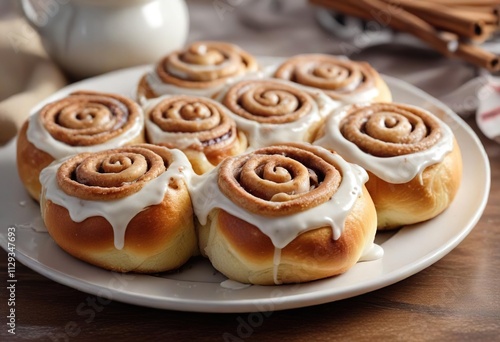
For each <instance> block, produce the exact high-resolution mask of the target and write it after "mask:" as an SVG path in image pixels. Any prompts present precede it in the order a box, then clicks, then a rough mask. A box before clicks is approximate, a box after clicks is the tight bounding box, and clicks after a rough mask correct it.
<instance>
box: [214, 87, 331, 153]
mask: <svg viewBox="0 0 500 342" xmlns="http://www.w3.org/2000/svg"><path fill="white" fill-rule="evenodd" d="M247 79H252V78H247ZM247 79H245V80H247ZM271 81H272V82H278V83H283V84H285V85H287V86H289V87H294V88H297V89H300V90H302V91H304V92H306V93H307V94H308V95H309V96H311V97H312V99H313V100H314V101H313V103H312V105H313V108H312V109H311V113H308V114H306V115H304V116H303V117H301V118H300V119H298V120H297V121H293V122H289V123H283V124H269V123H260V122H257V121H253V120H249V119H246V118H244V117H241V116H239V115H237V114H235V113H233V112H231V110H229V109H227V112H228V114H229V115H230V116H231V117H232V118H233V119H234V121H235V122H236V126H238V128H239V129H241V130H242V131H244V132H245V133H246V134H248V137H249V139H248V140H249V145H250V146H249V147H250V148H251V149H256V148H260V147H265V146H269V145H272V144H277V143H280V142H283V141H287V142H304V141H305V138H306V136H307V134H308V133H309V132H308V131H309V129H310V128H311V126H312V125H313V124H314V123H317V122H319V121H321V120H323V119H324V118H325V117H327V116H328V115H329V114H330V113H332V112H333V111H334V110H335V109H337V108H338V107H339V106H340V103H338V102H336V101H333V100H332V99H331V98H330V97H328V96H327V95H326V94H325V93H323V92H322V91H321V90H319V89H315V88H311V87H304V86H301V85H298V84H296V83H293V82H289V81H285V80H280V79H271ZM228 89H229V87H226V88H225V91H224V92H222V93H221V94H220V95H219V96H217V100H219V101H222V99H223V98H224V96H225V93H226V92H227V90H228Z"/></svg>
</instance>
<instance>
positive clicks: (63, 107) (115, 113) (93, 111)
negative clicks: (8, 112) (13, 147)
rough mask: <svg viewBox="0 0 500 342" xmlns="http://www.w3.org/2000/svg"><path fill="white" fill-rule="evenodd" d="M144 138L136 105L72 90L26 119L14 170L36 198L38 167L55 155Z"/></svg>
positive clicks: (37, 191)
mask: <svg viewBox="0 0 500 342" xmlns="http://www.w3.org/2000/svg"><path fill="white" fill-rule="evenodd" d="M143 142H144V120H143V113H142V109H141V108H140V106H139V105H138V104H137V103H135V102H134V101H132V100H130V99H128V98H126V97H124V96H120V95H117V94H107V93H98V92H91V91H77V92H74V93H71V94H70V95H68V96H67V97H64V98H62V99H60V100H57V101H54V102H52V103H49V104H47V105H45V106H44V107H43V108H42V109H41V110H39V111H38V112H36V113H35V114H33V115H32V116H31V117H30V118H29V119H28V120H27V121H26V122H25V124H24V125H23V127H22V129H21V130H20V132H19V136H18V139H17V169H18V172H19V176H20V178H21V181H22V182H23V184H24V185H25V187H26V188H27V190H28V192H29V193H30V195H31V196H32V197H33V198H35V199H36V200H38V199H39V196H40V182H39V179H38V177H39V175H40V171H41V170H42V169H43V168H44V167H46V166H47V165H49V164H50V163H51V162H52V161H54V160H55V159H59V158H63V157H67V156H70V155H73V154H76V153H80V152H85V151H100V150H104V149H109V148H113V147H118V146H123V145H126V144H134V143H143Z"/></svg>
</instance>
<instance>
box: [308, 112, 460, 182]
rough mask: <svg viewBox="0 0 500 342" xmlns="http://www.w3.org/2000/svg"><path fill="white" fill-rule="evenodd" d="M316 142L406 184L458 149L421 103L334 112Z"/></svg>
mask: <svg viewBox="0 0 500 342" xmlns="http://www.w3.org/2000/svg"><path fill="white" fill-rule="evenodd" d="M356 116H357V117H356ZM351 117H352V118H351ZM350 118H351V119H350ZM350 124H353V125H352V127H349V128H347V126H348V125H350ZM346 135H347V137H346ZM349 138H350V139H351V140H353V141H354V142H353V141H351V140H349ZM314 144H315V145H319V146H323V147H326V148H329V149H333V150H335V151H336V152H338V153H339V154H340V155H343V156H346V157H347V158H348V159H349V161H351V162H353V163H356V164H358V165H360V166H362V167H363V168H365V169H366V170H368V171H370V172H373V173H374V174H375V175H376V176H377V177H379V178H380V179H383V180H384V181H386V182H389V183H393V184H402V183H406V182H409V181H410V180H412V179H413V178H415V177H417V176H419V177H421V175H422V172H423V171H424V170H425V168H426V167H428V166H430V165H433V164H436V163H439V162H441V161H442V160H443V159H444V157H445V156H446V155H447V154H448V153H449V152H451V151H452V149H453V132H452V131H451V129H450V128H449V127H448V126H447V125H446V124H445V123H443V122H442V121H441V120H439V119H438V118H437V117H436V116H434V115H432V114H431V113H430V112H428V111H426V110H424V109H421V108H418V107H415V106H410V105H403V104H396V103H374V104H359V105H349V106H346V107H342V108H340V109H339V110H338V111H336V112H335V113H333V114H332V115H331V116H330V117H329V118H328V119H327V120H326V121H325V125H324V135H323V136H322V137H320V138H319V139H318V140H316V141H315V142H314ZM360 146H362V147H360ZM369 149H378V152H375V151H373V152H371V153H370V151H369Z"/></svg>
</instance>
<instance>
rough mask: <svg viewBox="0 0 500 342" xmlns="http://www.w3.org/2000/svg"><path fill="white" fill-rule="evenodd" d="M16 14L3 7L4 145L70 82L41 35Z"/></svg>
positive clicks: (0, 120) (0, 96)
mask: <svg viewBox="0 0 500 342" xmlns="http://www.w3.org/2000/svg"><path fill="white" fill-rule="evenodd" d="M2 1H3V0H2ZM1 6H5V5H4V4H2V5H1ZM7 13H8V14H7ZM14 13H15V11H14V9H13V8H8V9H7V8H0V145H3V144H5V143H6V142H8V141H9V140H10V139H11V138H13V137H14V136H15V135H16V134H17V131H18V130H19V128H20V127H21V125H22V124H23V122H24V121H25V120H26V118H27V117H28V115H29V113H30V110H31V108H32V107H33V106H34V105H36V104H37V103H38V102H40V101H41V100H43V99H44V98H46V97H47V96H49V95H50V94H52V93H53V92H55V91H56V90H58V89H59V88H61V87H63V86H64V85H65V84H66V80H65V78H64V75H63V74H62V72H61V71H60V70H59V69H58V67H57V66H56V65H55V64H54V63H53V62H52V61H51V60H50V59H49V58H48V57H47V55H46V54H45V52H44V50H43V48H42V46H41V44H40V39H39V37H38V35H37V34H36V33H35V31H34V30H33V29H32V28H31V27H30V26H29V25H28V24H27V23H26V22H25V21H24V20H23V19H22V18H21V17H19V16H17V15H15V14H14ZM6 16H8V17H6Z"/></svg>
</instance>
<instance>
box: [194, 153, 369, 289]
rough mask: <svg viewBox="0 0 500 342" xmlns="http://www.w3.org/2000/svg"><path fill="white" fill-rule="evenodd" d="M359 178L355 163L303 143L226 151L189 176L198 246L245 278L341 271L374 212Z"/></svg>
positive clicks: (276, 280)
mask: <svg viewBox="0 0 500 342" xmlns="http://www.w3.org/2000/svg"><path fill="white" fill-rule="evenodd" d="M365 181H366V173H365V172H364V170H363V169H361V168H360V167H358V166H356V165H352V164H349V163H347V162H345V161H344V160H343V159H342V158H341V157H340V156H338V155H336V154H332V153H330V152H328V151H327V150H325V149H323V148H320V147H314V146H311V145H309V144H284V145H275V146H270V147H265V148H261V149H258V150H255V151H254V152H252V153H249V154H246V155H241V156H237V157H231V158H228V159H226V160H224V161H223V162H222V163H221V164H220V165H219V167H218V168H216V169H215V170H213V171H211V172H209V173H208V174H206V175H204V176H203V177H202V178H200V179H198V180H197V181H196V182H195V183H194V184H193V193H194V199H193V205H194V209H195V213H196V215H197V217H198V219H199V221H200V223H201V228H200V238H199V239H200V250H201V251H202V253H204V254H206V255H207V256H208V257H209V258H210V261H211V262H212V264H213V265H214V267H215V268H216V269H218V270H219V271H221V272H222V273H223V274H225V275H226V276H228V277H229V278H231V279H233V280H237V281H240V282H245V283H252V284H264V285H268V284H280V283H291V282H302V281H309V280H314V279H319V278H324V277H329V276H333V275H336V274H339V273H342V272H344V271H346V270H347V269H348V268H350V267H351V266H352V265H353V264H354V263H356V262H357V261H358V260H359V259H360V257H361V256H362V254H364V253H366V252H367V251H368V250H370V249H371V248H372V247H373V239H374V236H375V230H376V215H375V208H374V206H373V202H372V201H371V199H370V196H369V195H368V193H367V191H366V189H365V188H364V185H363V183H364V182H365ZM207 196H210V200H207V198H206V197H207Z"/></svg>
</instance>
